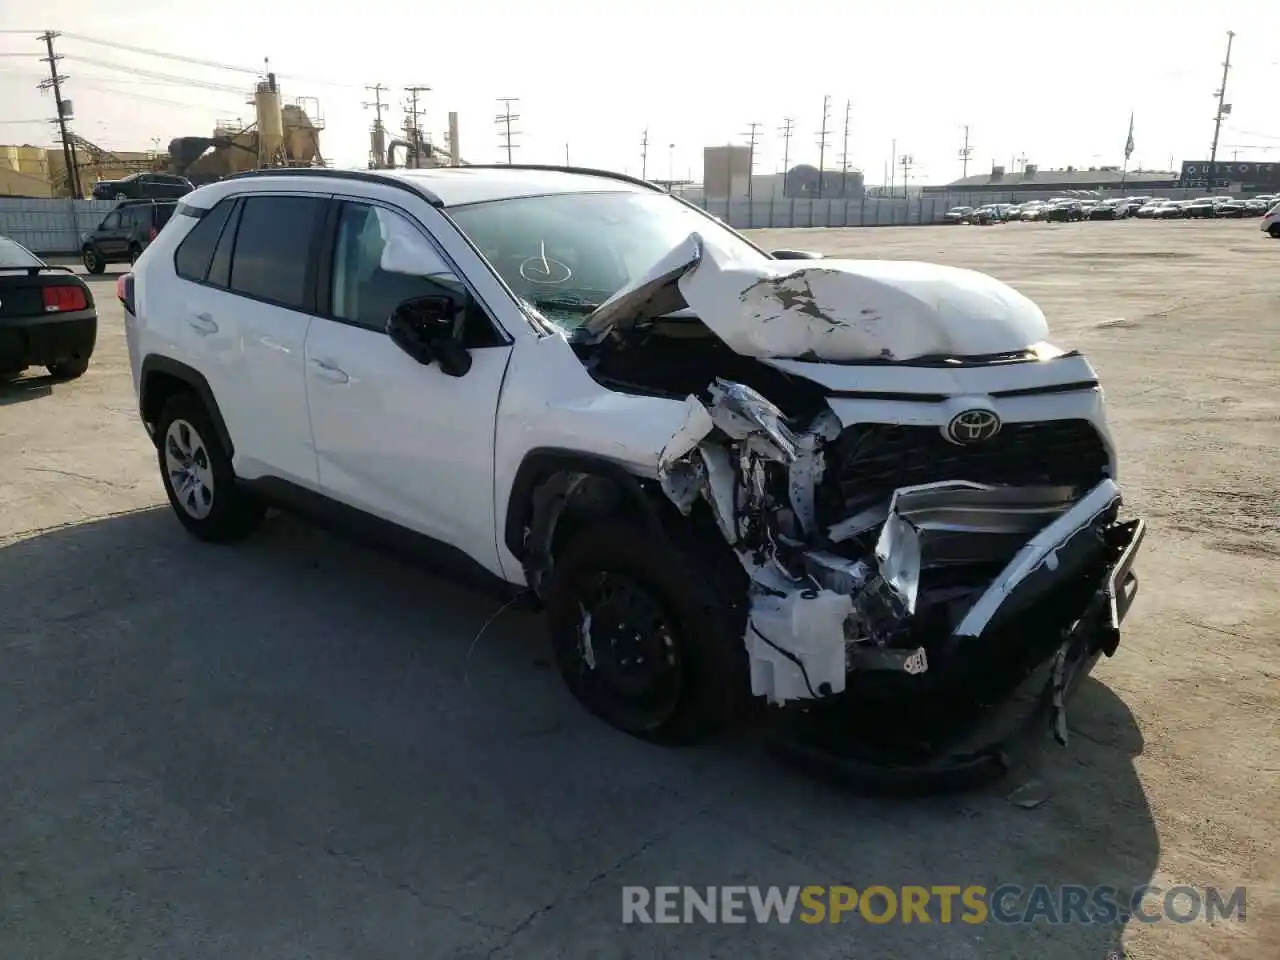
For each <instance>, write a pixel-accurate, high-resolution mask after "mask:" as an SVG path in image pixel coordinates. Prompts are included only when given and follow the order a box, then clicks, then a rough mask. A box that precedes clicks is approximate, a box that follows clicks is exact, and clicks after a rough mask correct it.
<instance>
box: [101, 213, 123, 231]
mask: <svg viewBox="0 0 1280 960" xmlns="http://www.w3.org/2000/svg"><path fill="white" fill-rule="evenodd" d="M98 229H99V230H119V229H120V214H118V213H116V212H115V211H114V210H113V211H112V212H111V213H108V214H107V215H106V216H105V217H104V218H103V220H102V222H101V223H100V224H98Z"/></svg>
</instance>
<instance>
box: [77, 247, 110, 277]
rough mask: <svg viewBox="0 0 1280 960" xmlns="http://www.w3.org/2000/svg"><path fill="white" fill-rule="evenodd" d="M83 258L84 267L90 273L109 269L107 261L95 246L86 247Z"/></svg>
mask: <svg viewBox="0 0 1280 960" xmlns="http://www.w3.org/2000/svg"><path fill="white" fill-rule="evenodd" d="M81 259H82V260H83V261H84V268H85V269H86V270H88V271H89V272H90V273H102V272H104V271H105V270H106V269H107V261H105V260H103V259H102V254H100V253H99V252H98V251H97V250H95V249H93V247H85V248H84V251H83V253H82V254H81Z"/></svg>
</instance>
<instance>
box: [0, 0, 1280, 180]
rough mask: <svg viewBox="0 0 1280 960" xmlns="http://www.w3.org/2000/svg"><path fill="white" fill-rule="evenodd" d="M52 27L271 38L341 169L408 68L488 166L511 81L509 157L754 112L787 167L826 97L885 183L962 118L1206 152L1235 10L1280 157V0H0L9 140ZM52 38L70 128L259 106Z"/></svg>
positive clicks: (201, 78)
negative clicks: (892, 168) (787, 146)
mask: <svg viewBox="0 0 1280 960" xmlns="http://www.w3.org/2000/svg"><path fill="white" fill-rule="evenodd" d="M44 28H52V29H54V30H61V31H64V32H66V33H67V34H72V33H75V34H81V35H84V36H88V37H95V38H100V39H106V40H112V41H118V42H122V43H127V44H131V45H134V46H139V47H146V48H152V49H157V50H163V51H166V52H169V53H173V54H178V55H182V56H185V57H190V58H195V59H200V60H207V61H216V62H218V63H223V64H231V65H239V66H243V67H245V68H247V69H250V70H251V69H254V68H260V65H261V63H262V59H263V58H264V57H270V59H271V65H272V68H273V69H274V70H275V71H276V72H277V73H278V74H279V76H280V82H281V86H282V88H283V92H284V94H285V98H286V100H293V99H295V98H296V97H300V96H314V97H316V98H318V99H319V101H320V103H321V105H322V107H323V111H324V115H325V119H326V121H327V129H326V132H325V134H324V135H322V145H323V148H324V152H325V155H326V158H327V159H329V160H330V161H331V162H334V163H335V164H338V165H342V166H349V165H363V164H364V163H365V161H366V160H367V155H368V142H369V141H368V132H367V131H368V128H369V124H370V122H371V120H372V111H370V110H366V109H364V108H362V106H361V103H362V102H363V101H366V100H372V99H373V95H372V93H371V92H369V91H367V90H365V89H364V86H365V85H366V84H374V83H382V84H384V85H386V86H388V87H390V88H392V89H391V92H390V93H389V94H385V95H384V96H385V97H386V98H387V99H388V100H389V101H390V102H391V103H392V104H393V106H392V109H391V110H390V111H389V112H388V114H387V115H386V119H387V122H388V125H389V126H392V127H397V128H398V127H399V126H400V124H401V123H402V120H403V114H402V111H401V109H400V105H401V103H402V102H403V99H404V98H403V94H402V93H401V91H400V90H399V89H398V88H399V87H401V86H403V85H409V84H419V85H424V86H429V87H431V88H432V92H431V93H430V94H427V95H426V101H425V103H426V106H427V109H428V113H427V117H428V125H429V127H430V128H431V129H432V130H433V131H435V132H436V133H437V134H439V133H442V132H443V130H444V127H445V122H446V120H445V118H446V113H447V112H448V111H449V110H456V111H458V113H459V114H460V117H461V135H460V137H459V141H460V144H461V147H462V155H463V156H464V157H465V158H466V159H468V160H471V161H473V162H483V161H494V160H499V159H502V157H503V154H502V153H501V152H500V139H499V128H498V126H497V125H496V124H495V122H494V117H495V115H496V114H497V113H498V112H499V105H498V104H497V103H496V98H498V97H506V96H510V97H520V98H521V100H520V102H519V103H518V104H517V105H516V106H515V108H514V109H515V112H517V113H519V115H520V119H519V120H518V121H516V123H515V124H514V126H515V127H516V128H517V129H518V130H519V131H521V132H520V133H519V135H518V136H517V137H516V138H515V139H516V143H517V144H518V148H517V150H516V151H515V158H516V160H517V161H525V162H531V163H532V162H542V163H561V162H563V161H564V157H565V145H566V144H568V151H569V158H570V160H571V161H572V162H573V163H575V164H579V165H591V166H604V167H611V168H615V169H624V170H627V171H629V172H631V173H639V171H640V138H641V134H642V132H643V130H644V129H645V128H646V127H648V129H649V140H650V148H649V162H648V171H647V172H648V175H649V176H650V177H666V176H667V175H668V170H669V169H670V170H671V172H672V173H674V175H675V176H677V177H684V176H690V175H691V176H692V177H693V178H694V179H700V177H701V170H700V167H701V157H702V153H701V147H702V146H704V145H708V144H717V143H725V142H727V141H729V140H733V141H742V142H745V138H744V137H743V134H745V132H746V130H747V129H748V124H750V123H751V122H753V121H754V122H758V123H759V124H760V125H761V127H760V133H761V137H762V140H761V143H760V146H759V147H758V152H757V157H758V163H757V171H758V172H760V173H771V172H774V171H776V170H778V169H780V168H781V164H782V139H781V136H780V134H779V128H780V127H781V125H782V121H783V118H784V117H786V116H792V117H794V119H795V136H794V138H793V139H792V143H791V155H790V159H791V162H792V163H795V162H808V163H816V162H817V159H818V145H817V141H818V132H819V128H820V127H821V124H822V99H823V95H824V94H830V95H831V120H830V134H829V143H830V146H829V148H828V151H827V157H828V165H829V166H831V167H838V166H839V162H840V156H841V140H842V136H843V127H844V115H845V104H846V101H851V102H852V122H851V125H850V136H849V157H850V163H851V165H853V166H856V167H860V168H862V169H863V170H865V171H866V174H867V179H868V181H869V182H872V183H878V182H880V181H881V179H882V172H883V170H884V165H885V163H886V161H887V159H888V157H889V156H890V149H891V146H890V145H891V141H892V140H894V139H895V138H896V140H897V147H898V153H899V154H902V153H909V154H911V155H912V156H913V157H914V160H915V167H914V169H913V170H912V172H911V180H912V181H913V182H917V181H920V180H924V181H929V182H935V183H937V182H945V181H948V180H952V179H955V178H956V177H958V176H960V161H959V159H957V151H958V149H959V146H960V142H961V139H962V136H963V131H962V129H961V128H962V126H963V125H964V124H968V125H969V127H970V140H971V143H972V145H973V147H974V152H973V158H972V160H971V163H970V173H976V172H984V171H985V170H987V169H988V168H989V166H990V164H991V163H992V162H993V161H995V162H997V163H1004V164H1008V163H1009V162H1010V160H1011V159H1012V158H1014V157H1015V156H1017V157H1021V156H1023V155H1025V156H1026V158H1027V159H1028V160H1029V161H1030V162H1033V163H1038V164H1039V165H1040V166H1041V167H1046V168H1047V167H1059V166H1064V165H1067V164H1074V165H1076V166H1090V165H1098V164H1109V163H1117V164H1118V163H1119V162H1120V161H1121V152H1122V148H1123V146H1124V139H1125V133H1126V129H1127V125H1128V121H1129V111H1130V110H1131V109H1132V110H1133V111H1134V112H1135V113H1136V125H1135V135H1134V140H1135V144H1136V150H1135V153H1134V156H1133V161H1132V163H1131V166H1136V165H1137V164H1138V163H1141V164H1142V166H1144V167H1147V168H1165V167H1167V166H1168V164H1169V161H1170V158H1171V157H1172V158H1173V160H1174V161H1175V162H1180V161H1181V160H1184V159H1202V158H1204V157H1207V155H1208V152H1209V143H1210V140H1211V138H1212V133H1213V114H1214V108H1215V100H1214V91H1215V90H1216V89H1217V87H1218V85H1219V82H1220V78H1221V71H1222V67H1221V62H1222V58H1223V53H1224V49H1225V44H1226V31H1227V30H1228V29H1233V30H1235V31H1236V33H1237V36H1236V38H1235V45H1234V48H1233V51H1232V64H1233V66H1232V71H1231V76H1230V79H1229V81H1228V96H1227V99H1228V101H1229V102H1230V103H1232V104H1233V107H1234V109H1233V112H1232V115H1231V118H1230V122H1229V123H1228V124H1227V125H1226V126H1225V127H1224V130H1223V135H1222V137H1221V146H1220V147H1219V156H1220V158H1223V159H1231V157H1232V153H1233V151H1238V152H1239V154H1240V158H1241V159H1244V158H1246V157H1247V158H1249V159H1258V160H1273V161H1277V162H1280V107H1278V106H1277V99H1276V97H1277V92H1278V91H1280V0H1214V2H1212V3H1190V2H1186V0H1159V2H1157V0H1109V2H1101V0H1073V2H1070V3H1064V2H1054V3H1048V2H1043V0H1014V2H1004V0H986V2H970V0H953V2H942V0H896V2H892V3H876V4H858V3H847V2H846V3H834V2H832V3H821V2H813V0H791V2H787V3H779V2H776V0H772V2H768V3H763V2H755V0H740V2H738V3H727V2H725V3H720V2H710V0H679V2H675V0H646V2H643V3H637V2H633V0H614V2H612V3H587V2H585V0H580V2H569V0H539V2H537V3H528V2H517V0H505V2H504V0H464V2H460V3H455V4H439V3H412V4H411V3H404V2H389V3H376V2H371V3H363V4H357V3H333V4H326V3H324V2H323V0H320V2H316V0H311V2H307V3H301V2H292V0H254V2H249V0H217V2H215V3H209V4H198V3H172V2H159V0H131V2H129V3H119V4H102V3H100V2H97V0H42V2H40V3H39V4H33V3H22V4H19V3H18V2H17V0H0V143H23V142H31V143H49V142H51V135H50V125H49V124H47V123H45V122H43V119H42V118H45V117H49V116H52V98H51V96H50V95H49V94H44V93H40V92H38V91H37V90H36V89H35V84H36V83H37V82H38V80H39V79H40V78H41V76H44V75H47V74H45V73H43V71H47V65H45V64H43V63H40V62H39V60H37V59H35V58H34V57H31V56H24V55H25V54H37V55H39V53H40V46H41V45H40V44H38V43H37V42H36V40H35V38H34V37H33V36H30V35H25V34H23V33H21V32H17V31H22V30H26V29H30V30H38V29H44ZM58 48H59V52H60V53H63V54H65V56H66V59H65V60H64V61H63V62H62V64H61V67H62V71H63V72H64V73H65V74H67V75H69V76H70V78H71V79H70V80H69V82H68V83H67V85H66V91H65V93H64V96H67V97H69V98H71V99H72V100H73V101H74V103H75V110H76V121H75V129H76V131H77V132H78V133H80V134H81V135H82V136H85V137H87V138H88V139H90V140H92V141H94V142H96V143H99V144H101V145H102V146H104V147H108V148H116V149H135V150H141V149H147V148H148V147H150V146H151V145H152V144H153V143H154V142H155V141H158V142H159V144H160V146H161V148H162V149H163V148H164V147H166V146H167V144H168V142H169V140H170V139H171V138H173V137H175V136H180V135H206V136H207V135H208V134H209V133H210V131H211V128H212V125H213V122H214V120H215V119H218V118H222V117H235V116H240V117H243V118H245V119H246V121H247V120H249V119H251V118H252V107H250V106H247V105H246V104H245V100H246V97H247V94H248V92H249V91H250V90H251V89H252V83H253V79H254V78H253V76H252V75H250V74H249V73H247V72H246V73H236V72H230V71H226V70H217V69H210V68H207V67H203V66H199V65H196V64H192V63H185V62H179V61H176V60H165V59H158V58H155V57H150V56H143V55H139V54H135V53H130V52H127V51H124V50H119V49H114V48H110V47H104V46H99V45H96V44H90V43H87V42H84V41H81V40H77V39H73V38H72V37H71V36H67V37H65V38H63V39H61V40H59V41H58ZM13 54H17V56H14V55H13ZM88 60H97V61H100V62H99V63H90V62H87V61H88ZM103 63H110V64H115V65H120V66H126V67H129V68H133V69H141V70H146V71H150V72H152V73H160V74H167V75H170V76H172V77H177V78H184V79H189V80H194V81H197V84H196V85H190V84H188V85H183V84H177V83H173V82H171V81H163V80H160V79H157V78H154V77H150V78H148V77H143V76H139V75H137V74H130V73H124V72H120V71H118V70H116V69H112V68H110V67H105V66H103V65H102V64H103ZM219 87H230V88H232V89H218V88H219ZM238 89H243V91H244V94H238V93H237V92H236V90H238ZM671 144H674V145H675V146H674V148H671V146H670V145H671ZM898 177H899V179H900V177H901V174H900V173H899V174H898Z"/></svg>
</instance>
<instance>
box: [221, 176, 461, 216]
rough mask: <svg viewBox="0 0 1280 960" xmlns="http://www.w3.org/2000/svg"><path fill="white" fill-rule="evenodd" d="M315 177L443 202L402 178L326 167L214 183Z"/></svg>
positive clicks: (240, 177)
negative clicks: (371, 185)
mask: <svg viewBox="0 0 1280 960" xmlns="http://www.w3.org/2000/svg"><path fill="white" fill-rule="evenodd" d="M299 176H301V177H317V178H327V179H330V180H356V181H359V182H361V183H380V184H385V185H387V186H392V187H398V188H400V189H401V190H407V191H409V192H410V193H412V194H414V195H415V196H418V197H425V198H426V200H427V202H428V203H430V204H431V205H432V206H434V207H443V206H444V202H443V201H442V200H441V199H440V198H439V197H437V196H436V195H435V194H434V193H432V192H431V191H430V190H427V189H425V188H423V187H422V186H420V185H419V184H416V183H414V182H412V181H410V180H406V179H405V178H403V177H394V176H387V175H386V173H385V172H383V171H381V170H331V169H329V168H328V167H266V168H264V169H261V170H242V171H241V172H240V173H233V174H231V175H230V176H226V177H223V178H222V179H221V180H218V181H216V182H218V183H226V182H227V181H228V180H248V179H252V178H256V177H299Z"/></svg>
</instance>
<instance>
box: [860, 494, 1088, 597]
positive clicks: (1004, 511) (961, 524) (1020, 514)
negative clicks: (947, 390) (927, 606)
mask: <svg viewBox="0 0 1280 960" xmlns="http://www.w3.org/2000/svg"><path fill="white" fill-rule="evenodd" d="M1072 493H1073V491H1072V490H1071V489H1070V488H1065V487H993V486H988V485H984V484H978V483H968V482H965V481H946V482H942V483H930V484H922V485H919V486H915V487H903V488H901V489H899V490H897V491H896V492H895V493H894V495H893V498H892V499H891V501H890V505H889V512H888V516H887V517H886V519H885V521H884V525H883V526H882V527H881V528H880V537H879V539H878V540H877V542H876V550H875V555H876V562H877V563H878V564H879V567H880V571H881V573H882V574H883V576H884V578H885V581H886V582H887V583H888V584H889V586H890V587H891V588H892V589H893V591H894V592H895V593H896V594H897V595H898V597H899V599H900V600H901V601H902V604H903V607H904V609H905V612H906V613H907V614H908V615H910V614H913V613H915V610H916V599H917V594H918V591H919V585H920V575H921V572H922V571H923V570H924V569H926V568H928V567H938V566H943V565H948V564H951V565H961V564H990V563H1006V562H1008V561H1009V559H1010V558H1012V557H1013V555H1014V554H1015V553H1017V551H1018V550H1019V549H1020V548H1021V547H1022V546H1023V544H1025V543H1026V542H1027V539H1028V538H1029V537H1031V536H1032V535H1033V534H1035V533H1036V532H1038V531H1039V530H1041V529H1043V528H1044V527H1045V526H1047V525H1048V524H1049V523H1050V522H1052V521H1053V520H1055V519H1057V518H1058V517H1060V516H1061V515H1062V514H1063V513H1064V512H1066V510H1067V509H1068V508H1069V507H1070V506H1071V503H1072Z"/></svg>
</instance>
